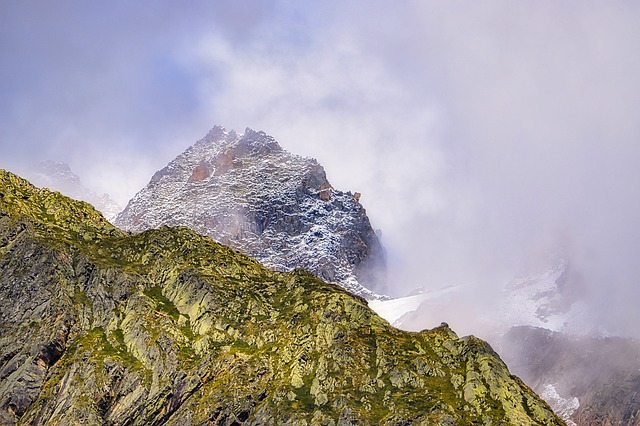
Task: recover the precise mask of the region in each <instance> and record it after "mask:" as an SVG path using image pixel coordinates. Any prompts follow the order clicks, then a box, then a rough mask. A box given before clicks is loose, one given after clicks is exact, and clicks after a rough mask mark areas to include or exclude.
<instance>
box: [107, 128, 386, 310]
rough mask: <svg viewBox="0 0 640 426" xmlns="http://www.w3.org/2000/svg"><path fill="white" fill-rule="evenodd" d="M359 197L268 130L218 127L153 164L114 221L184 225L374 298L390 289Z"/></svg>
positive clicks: (126, 225) (278, 265) (130, 225)
mask: <svg viewBox="0 0 640 426" xmlns="http://www.w3.org/2000/svg"><path fill="white" fill-rule="evenodd" d="M358 198H359V194H357V196H356V195H354V194H351V193H349V192H342V191H338V190H336V189H334V188H333V187H332V186H331V184H330V183H329V182H328V180H327V177H326V175H325V172H324V169H323V168H322V167H321V166H320V165H319V164H318V163H317V162H316V161H315V160H312V159H308V158H304V157H300V156H297V155H293V154H291V153H289V152H287V151H285V150H284V149H282V148H281V147H280V145H279V144H278V143H277V142H276V141H275V140H274V139H273V138H272V137H270V136H268V135H266V134H265V133H263V132H255V131H253V130H251V129H247V130H246V131H245V133H244V134H243V135H238V134H236V133H235V132H233V131H231V132H226V131H225V130H224V129H223V128H221V127H215V128H213V129H212V130H211V131H210V132H209V133H208V134H207V135H206V136H205V137H204V138H203V139H201V140H200V141H198V142H197V143H196V144H195V145H194V146H192V147H191V148H189V149H187V150H186V151H185V152H184V153H182V154H181V155H180V156H178V157H177V158H176V159H175V160H173V161H172V162H170V163H169V164H168V165H167V167H165V168H164V169H162V170H160V171H159V172H157V173H156V174H155V175H154V176H153V178H152V179H151V182H149V184H148V185H147V186H146V187H145V188H144V189H143V190H142V191H140V192H139V193H138V194H137V195H136V196H135V197H134V198H133V199H132V200H131V201H130V202H129V204H128V205H127V207H126V208H125V210H124V211H123V212H122V213H121V214H120V215H119V216H118V218H117V220H116V222H115V223H116V224H117V225H118V226H120V227H121V228H123V229H127V230H132V231H142V230H146V229H152V228H158V227H160V226H161V225H185V226H188V227H190V228H192V229H194V230H196V231H197V232H199V233H201V234H204V235H208V236H210V237H212V238H214V239H215V240H217V241H219V242H222V243H224V244H228V245H230V246H231V247H234V248H236V249H238V250H240V251H242V252H244V253H246V254H249V255H251V256H253V257H255V258H256V259H258V260H260V261H261V262H262V263H264V264H265V265H267V266H269V267H271V268H274V269H277V270H281V271H287V270H292V269H294V268H304V269H307V270H309V271H311V272H312V273H313V274H315V275H316V276H318V277H320V278H322V279H324V280H326V281H330V282H335V283H338V284H340V285H341V286H343V287H344V288H346V289H348V290H349V291H351V292H353V293H355V294H358V295H361V296H364V297H366V298H375V297H376V294H375V293H374V292H384V280H385V260H384V253H383V249H382V247H381V245H380V242H379V240H378V237H377V236H376V234H375V232H374V231H373V229H372V228H371V224H370V223H369V219H368V218H367V215H366V212H365V209H364V207H363V206H362V205H361V204H360V203H359V201H358Z"/></svg>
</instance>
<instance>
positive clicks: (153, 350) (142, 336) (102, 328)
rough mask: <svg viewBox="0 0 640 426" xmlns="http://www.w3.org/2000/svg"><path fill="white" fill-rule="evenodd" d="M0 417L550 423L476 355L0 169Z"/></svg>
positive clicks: (209, 243)
mask: <svg viewBox="0 0 640 426" xmlns="http://www.w3.org/2000/svg"><path fill="white" fill-rule="evenodd" d="M0 421H2V422H4V423H15V422H17V423H18V424H31V425H40V424H56V425H74V424H92V425H93V424H96V425H98V424H109V425H115V424H121V425H160V424H166V425H186V426H188V425H204V424H215V425H241V424H244V425H309V424H312V425H313V424H325V425H366V424H382V425H426V424H430V425H431V424H435V425H438V424H439V425H455V424H496V425H498V424H510V425H511V424H518V425H529V424H536V425H537V424H543V425H561V424H563V422H562V421H561V420H560V419H559V418H557V417H556V416H555V415H554V414H553V412H552V411H551V410H550V408H549V406H548V405H547V404H546V403H544V402H543V401H542V400H541V399H540V398H539V397H538V396H536V395H535V394H534V393H533V392H532V391H531V390H530V389H529V388H528V387H527V386H525V385H524V384H522V382H521V381H520V380H519V379H518V378H517V377H515V376H512V375H511V374H510V373H509V371H508V369H507V367H506V366H505V364H504V363H503V362H502V361H501V359H500V358H499V357H498V356H497V355H496V353H495V352H494V351H493V350H492V349H491V347H490V346H489V345H488V344H487V343H485V342H483V341H481V340H479V339H476V338H474V337H465V338H458V337H457V336H456V334H455V333H454V332H453V331H451V330H450V329H449V328H448V327H447V326H444V325H443V326H441V327H438V328H436V329H433V330H425V331H421V332H419V333H409V332H403V331H400V330H397V329H394V328H392V327H391V326H390V325H389V324H388V323H387V322H386V321H384V320H382V319H381V318H380V317H378V316H377V315H375V314H374V313H373V312H372V311H371V310H370V309H369V308H368V306H367V303H366V301H365V300H364V299H362V298H360V297H357V296H354V295H352V294H349V293H348V292H346V291H344V290H343V289H341V288H340V287H337V286H335V285H331V284H327V283H325V282H323V281H321V280H319V279H318V278H316V277H314V276H312V275H310V274H308V273H306V272H303V271H300V270H295V271H292V272H287V273H282V272H276V271H272V270H269V269H266V268H264V267H263V266H262V265H260V264H259V263H258V262H256V261H255V260H253V259H251V258H249V257H247V256H245V255H242V254H240V253H238V252H236V251H234V250H232V249H230V248H228V247H225V246H222V245H220V244H217V243H215V242H214V241H213V240H211V239H210V238H208V237H204V236H201V235H198V234H196V233H194V232H193V231H191V230H190V229H188V228H186V227H176V228H168V227H163V228H161V229H158V230H149V231H146V232H143V233H140V234H133V235H129V234H127V233H125V232H123V231H120V230H119V229H117V228H114V227H113V226H112V225H111V224H109V223H108V222H107V221H106V220H105V219H104V218H103V217H102V216H101V215H100V214H99V213H98V212H96V211H95V210H94V209H93V208H91V206H89V205H88V204H86V203H80V202H74V201H71V200H69V199H66V198H65V197H63V196H61V195H60V194H59V193H52V192H50V191H48V190H46V189H37V188H35V187H33V186H31V185H29V184H28V183H27V182H26V181H24V180H22V179H20V178H18V177H16V176H15V175H12V174H9V173H6V172H4V171H0Z"/></svg>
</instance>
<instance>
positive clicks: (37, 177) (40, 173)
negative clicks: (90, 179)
mask: <svg viewBox="0 0 640 426" xmlns="http://www.w3.org/2000/svg"><path fill="white" fill-rule="evenodd" d="M26 177H27V178H28V179H29V181H30V182H32V183H33V184H34V185H36V186H45V187H47V188H49V189H51V190H54V191H60V192H61V193H63V194H64V195H66V196H67V197H71V198H74V199H76V200H82V201H86V202H87V203H90V204H91V205H93V206H94V207H95V208H96V209H97V210H98V211H100V212H101V213H102V214H103V215H104V217H106V218H107V220H109V221H111V222H113V221H114V220H115V219H116V217H117V216H118V213H120V211H121V210H122V207H120V206H119V205H118V203H116V202H115V201H114V200H112V199H111V197H110V196H109V194H102V195H100V194H97V193H95V192H93V191H91V190H89V189H88V188H86V187H85V186H84V185H83V184H82V182H81V181H80V178H79V177H78V175H76V174H75V173H73V172H72V171H71V168H70V167H69V165H68V164H64V163H58V162H55V161H51V160H47V161H42V162H40V163H38V164H37V165H35V166H34V167H33V168H31V169H30V170H27V171H26Z"/></svg>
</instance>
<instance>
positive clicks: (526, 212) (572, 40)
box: [0, 1, 640, 336]
mask: <svg viewBox="0 0 640 426" xmlns="http://www.w3.org/2000/svg"><path fill="white" fill-rule="evenodd" d="M0 12H1V13H0V61H1V62H2V65H3V66H2V67H0V90H1V91H2V93H3V103H2V104H1V105H0V167H5V168H9V169H18V168H25V167H28V166H29V165H30V164H33V163H35V162H37V161H39V160H43V159H53V160H57V161H63V162H67V163H69V164H70V166H71V168H72V169H73V170H74V171H75V173H77V174H78V175H79V176H80V177H81V178H82V180H83V183H85V185H87V186H89V187H91V189H92V190H94V191H96V192H107V193H109V194H110V195H111V196H112V197H113V198H114V199H116V200H117V201H118V202H119V203H120V204H121V205H125V204H126V202H127V200H128V199H129V198H131V197H132V196H133V195H134V194H135V193H136V192H137V191H138V190H139V189H141V188H142V187H143V186H144V185H145V184H146V183H147V182H148V180H149V179H150V177H151V176H152V174H153V173H154V172H155V171H156V170H158V169H160V168H162V167H163V166H164V165H166V163H167V162H168V161H170V160H171V159H172V158H174V157H175V156H176V155H178V154H179V153H180V152H182V151H183V150H184V149H185V148H187V147H188V146H189V145H191V144H193V143H194V142H195V141H196V140H197V139H199V138H200V137H202V136H204V134H206V132H207V131H208V130H209V129H210V128H211V127H213V125H215V124H220V125H223V126H225V127H226V128H227V129H235V130H237V131H239V132H242V131H243V130H244V128H245V127H251V128H254V129H256V130H264V131H265V132H266V133H268V134H271V135H272V136H274V137H275V138H276V139H277V140H278V141H279V142H280V144H281V145H282V146H283V147H284V148H285V149H287V150H289V151H291V152H294V153H297V154H301V155H305V156H309V157H314V158H316V159H318V161H319V162H320V164H322V165H323V166H324V167H325V170H326V172H327V177H328V179H329V181H330V182H331V183H332V184H333V186H334V187H336V188H338V189H341V190H345V191H346V190H351V191H358V192H361V193H362V194H363V195H362V199H361V202H362V204H363V205H364V206H365V207H366V209H367V213H368V215H369V217H370V219H371V221H372V224H373V226H374V228H379V229H381V231H382V242H383V244H384V245H385V247H386V249H387V253H388V260H389V268H390V271H389V276H390V277H391V281H392V282H391V283H390V285H389V288H391V289H392V290H391V293H392V295H393V296H401V295H404V294H406V293H408V292H410V291H411V290H413V289H414V288H417V287H425V288H428V289H435V288H441V287H443V286H448V285H457V284H466V285H467V286H466V287H465V288H466V289H467V290H465V291H466V292H467V294H466V296H465V301H464V303H463V302H456V303H454V304H452V305H451V306H450V308H447V309H448V313H449V315H451V316H452V317H454V318H455V317H456V316H457V317H459V318H460V319H464V321H467V322H472V321H473V316H469V315H467V314H466V313H465V312H466V311H468V310H469V309H470V307H472V308H473V311H474V312H476V311H478V312H490V311H491V309H492V308H493V306H492V303H493V300H494V299H495V297H494V295H495V293H496V292H498V291H499V290H500V289H501V288H502V287H501V286H502V285H503V284H504V282H505V281H507V280H509V279H512V278H513V277H517V276H519V275H521V274H524V273H527V272H528V271H532V270H533V271H535V270H539V269H540V268H544V267H547V266H548V265H549V264H550V263H553V262H554V261H555V259H559V258H567V259H570V261H571V264H572V267H573V268H574V269H576V270H577V271H579V276H580V277H581V282H580V285H581V286H582V287H583V288H584V294H585V296H584V297H585V298H586V300H587V302H588V305H589V309H590V312H592V316H593V319H594V321H597V322H601V323H602V324H604V325H606V328H607V329H608V330H610V331H611V332H612V333H616V334H622V335H634V336H638V333H639V332H638V331H637V330H635V328H636V327H635V325H636V324H638V323H640V311H638V309H637V308H636V304H637V300H638V290H637V287H638V285H637V277H638V276H640V266H639V262H637V260H636V257H637V253H640V224H639V223H638V222H639V219H638V218H640V196H639V195H640V194H639V193H638V192H639V190H638V189H637V188H638V183H639V182H640V167H638V166H637V165H638V164H639V160H640V144H639V143H638V141H639V140H640V121H639V120H638V117H639V116H640V77H639V76H640V56H638V55H637V52H636V51H637V40H640V27H638V25H637V22H638V18H640V6H639V5H636V4H635V3H631V2H623V1H619V2H616V1H614V2H607V3H606V4H605V3H598V2H590V1H587V2H563V3H558V2H553V1H535V2H534V1H524V2H518V3H513V2H506V1H489V2H483V3H481V4H479V3H470V2H456V1H452V2H447V3H446V4H442V3H440V2H422V1H408V2H402V3H401V4H394V5H393V7H391V6H389V3H387V2H382V1H374V2H357V1H355V2H348V3H345V2H332V1H328V2H322V4H316V3H314V2H295V3H293V2H287V1H276V2H271V3H269V5H268V6H266V5H265V4H264V2H257V1H255V2H243V3H242V4H241V5H240V4H236V3H234V2H224V1H223V2H216V5H214V6H212V5H210V4H209V3H208V2H191V3H190V6H189V7H186V6H185V7H181V8H180V9H176V8H175V6H172V5H171V4H170V3H169V2H154V3H153V5H151V4H147V3H144V2H143V3H137V4H136V5H131V4H129V3H125V2H118V1H117V2H110V4H109V6H108V7H107V6H106V5H104V6H101V5H95V4H91V5H88V4H84V3H81V2H75V1H66V2H60V3H56V5H55V6H53V5H49V4H48V3H47V2H37V1H33V2H17V1H16V2H13V1H7V2H3V3H2V5H0ZM467 318H468V319H467ZM443 320H445V319H444V318H443ZM434 321H435V318H434ZM438 324H439V321H438V322H437V323H435V324H433V325H432V326H436V325H438Z"/></svg>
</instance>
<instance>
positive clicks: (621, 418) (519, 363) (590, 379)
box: [503, 327, 640, 426]
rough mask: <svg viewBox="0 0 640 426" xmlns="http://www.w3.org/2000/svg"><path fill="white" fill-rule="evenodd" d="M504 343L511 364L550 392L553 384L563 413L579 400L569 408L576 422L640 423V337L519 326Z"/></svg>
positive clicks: (584, 424) (588, 425)
mask: <svg viewBox="0 0 640 426" xmlns="http://www.w3.org/2000/svg"><path fill="white" fill-rule="evenodd" d="M503 347H504V348H505V351H504V354H503V355H504V358H505V359H506V360H507V361H508V362H509V365H511V366H512V368H513V370H514V371H517V373H518V374H519V375H520V376H521V377H522V378H523V379H524V380H525V381H526V382H527V383H528V384H530V385H531V386H532V387H533V388H534V390H536V391H537V392H539V393H540V394H541V395H543V396H545V397H546V395H545V390H547V391H548V390H549V389H550V386H552V387H553V393H554V395H549V396H551V397H553V396H555V399H556V400H557V401H558V403H559V405H558V407H556V410H558V411H557V412H558V413H559V412H560V410H559V408H560V406H561V405H562V404H563V403H564V404H565V405H566V404H567V403H571V401H572V400H575V403H573V405H572V406H571V407H570V408H571V409H570V410H569V411H570V412H568V413H567V414H568V417H569V419H570V421H572V422H574V423H575V424H577V425H579V426H591V425H593V426H595V425H640V399H639V398H638V395H640V342H638V341H636V340H633V339H627V338H622V337H608V338H595V337H576V336H569V335H566V334H562V333H557V332H552V331H549V330H545V329H542V328H533V327H514V328H513V329H511V330H510V331H509V332H508V333H507V334H506V335H505V337H504V344H503ZM551 399H553V398H551ZM547 400H550V399H549V398H548V399H547ZM550 402H553V401H550Z"/></svg>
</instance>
